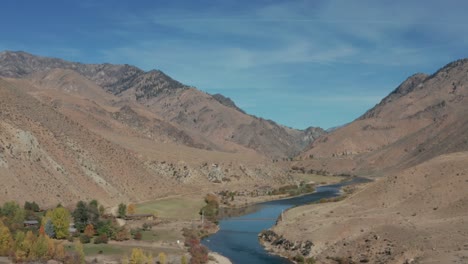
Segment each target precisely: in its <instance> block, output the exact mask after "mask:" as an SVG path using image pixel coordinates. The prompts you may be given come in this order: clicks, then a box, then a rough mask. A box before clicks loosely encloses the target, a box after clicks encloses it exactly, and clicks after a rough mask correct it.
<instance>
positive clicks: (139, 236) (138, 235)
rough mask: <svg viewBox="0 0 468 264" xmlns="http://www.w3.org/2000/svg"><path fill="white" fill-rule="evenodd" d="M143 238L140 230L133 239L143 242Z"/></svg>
mask: <svg viewBox="0 0 468 264" xmlns="http://www.w3.org/2000/svg"><path fill="white" fill-rule="evenodd" d="M142 238H143V235H142V234H141V232H140V230H138V231H137V232H136V233H135V235H133V239H135V240H141V239H142Z"/></svg>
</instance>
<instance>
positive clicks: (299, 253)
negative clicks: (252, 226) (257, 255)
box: [258, 230, 314, 263]
mask: <svg viewBox="0 0 468 264" xmlns="http://www.w3.org/2000/svg"><path fill="white" fill-rule="evenodd" d="M258 239H259V241H260V243H261V244H262V245H263V246H264V247H265V249H266V250H268V251H270V252H273V253H275V254H277V255H280V256H283V257H286V258H288V259H291V260H293V261H299V260H300V261H302V262H304V261H305V260H307V259H313V258H312V256H311V252H312V247H313V246H314V243H313V242H312V241H310V240H297V241H290V240H288V239H286V238H284V237H283V236H282V235H278V234H277V233H275V232H274V231H272V230H264V231H262V232H261V233H260V234H259V235H258ZM305 263H308V262H305Z"/></svg>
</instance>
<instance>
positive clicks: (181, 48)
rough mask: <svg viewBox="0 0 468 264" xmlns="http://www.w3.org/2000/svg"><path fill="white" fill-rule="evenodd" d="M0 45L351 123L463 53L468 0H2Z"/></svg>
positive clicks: (307, 119) (322, 120)
mask: <svg viewBox="0 0 468 264" xmlns="http://www.w3.org/2000/svg"><path fill="white" fill-rule="evenodd" d="M0 12H1V15H0V32H1V37H0V50H24V51H27V52H30V53H34V54H38V55H43V56H54V57H60V58H64V59H67V60H72V61H80V62H85V63H102V62H110V63H128V64H133V65H136V66H138V67H140V68H142V69H144V70H150V69H160V70H162V71H164V72H166V73H167V74H168V75H170V76H172V77H173V78H174V79H176V80H179V81H181V82H183V83H185V84H188V85H192V86H195V87H197V88H199V89H201V90H203V91H206V92H209V93H221V94H223V95H225V96H228V97H231V98H232V99H233V100H234V101H235V102H236V103H237V104H238V105H239V107H241V108H243V109H244V110H246V111H247V112H248V113H250V114H254V115H256V116H260V117H263V118H267V119H272V120H275V121H277V122H279V123H281V124H284V125H287V126H291V127H295V128H306V127H308V126H321V127H324V128H328V127H332V126H336V125H340V124H344V123H347V122H350V121H352V120H354V119H355V118H357V117H358V116H360V115H361V114H363V113H364V112H365V111H366V110H367V109H369V108H370V107H372V106H374V105H375V104H377V103H378V102H379V101H380V100H381V99H382V98H383V97H384V96H385V95H387V94H388V93H389V92H391V91H392V90H393V89H394V88H395V87H397V86H398V84H400V83H401V82H402V81H403V80H404V79H406V78H407V77H408V76H410V75H412V74H414V73H416V72H426V73H432V72H434V71H436V70H437V69H438V68H440V67H442V66H444V65H445V64H447V63H448V62H450V61H452V60H455V59H459V58H464V57H468V56H467V54H466V53H467V47H468V22H467V21H468V20H467V19H466V13H467V12H468V1H461V0H460V1H455V0H452V1H432V0H427V1H408V0H406V1H387V0H383V1H375V0H368V1H347V0H343V1H334V0H323V1H321V0H310V1H266V0H265V1H263V0H257V1H250V0H249V1H234V0H232V1H228V0H217V1H213V0H211V1H203V0H201V1H174V0H171V1H150V0H148V1H143V0H142V1H94V0H82V1H62V0H61V1H58V0H57V1H22V0H15V1H11V0H7V1H2V6H1V9H0Z"/></svg>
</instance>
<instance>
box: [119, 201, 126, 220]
mask: <svg viewBox="0 0 468 264" xmlns="http://www.w3.org/2000/svg"><path fill="white" fill-rule="evenodd" d="M118 214H119V218H125V216H126V215H127V206H126V205H125V204H123V203H121V204H119V210H118Z"/></svg>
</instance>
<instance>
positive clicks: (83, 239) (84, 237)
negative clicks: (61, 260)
mask: <svg viewBox="0 0 468 264" xmlns="http://www.w3.org/2000/svg"><path fill="white" fill-rule="evenodd" d="M80 242H81V243H82V244H88V243H89V242H91V239H90V238H89V236H87V235H85V234H82V235H81V236H80Z"/></svg>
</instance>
